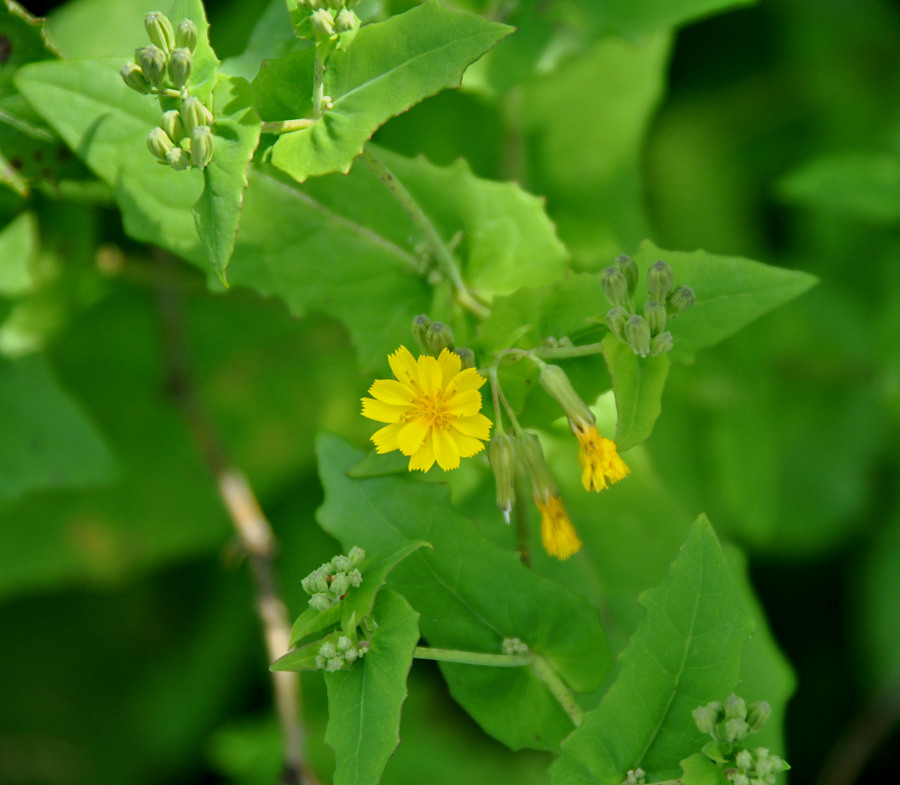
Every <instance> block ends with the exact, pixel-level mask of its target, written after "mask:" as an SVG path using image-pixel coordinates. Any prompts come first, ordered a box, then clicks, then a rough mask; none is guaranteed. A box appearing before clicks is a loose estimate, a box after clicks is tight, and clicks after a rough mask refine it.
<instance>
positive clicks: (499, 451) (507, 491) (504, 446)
mask: <svg viewBox="0 0 900 785" xmlns="http://www.w3.org/2000/svg"><path fill="white" fill-rule="evenodd" d="M488 460H489V461H490V462H491V470H492V471H493V472H494V481H495V483H496V485H497V506H498V507H499V508H500V511H501V512H502V513H503V517H504V518H506V522H507V523H509V512H510V510H512V508H513V505H514V504H515V502H516V489H515V481H516V443H515V440H514V439H513V438H512V437H511V436H509V435H508V434H506V433H498V434H495V435H494V438H493V439H491V442H490V444H489V445H488Z"/></svg>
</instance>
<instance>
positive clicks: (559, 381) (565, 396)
mask: <svg viewBox="0 0 900 785" xmlns="http://www.w3.org/2000/svg"><path fill="white" fill-rule="evenodd" d="M538 378H539V380H540V383H541V387H543V388H544V391H545V392H546V393H547V394H548V395H549V396H550V397H551V398H552V399H553V400H554V401H556V402H557V403H558V404H559V405H560V407H562V410H563V412H565V415H566V417H568V418H569V421H570V422H572V423H577V424H581V425H583V424H593V423H594V422H595V420H594V414H593V412H592V411H591V410H590V409H589V408H588V406H587V404H586V403H585V402H584V401H582V400H581V397H580V396H579V395H578V393H577V392H575V388H574V387H572V382H570V381H569V377H568V376H566V372H565V371H564V370H563V369H562V368H560V367H559V366H558V365H544V366H542V367H541V374H540V376H539V377H538Z"/></svg>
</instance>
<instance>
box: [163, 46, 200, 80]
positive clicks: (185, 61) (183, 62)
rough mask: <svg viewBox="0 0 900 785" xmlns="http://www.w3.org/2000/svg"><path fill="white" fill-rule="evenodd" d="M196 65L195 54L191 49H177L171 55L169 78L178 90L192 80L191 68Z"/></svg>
mask: <svg viewBox="0 0 900 785" xmlns="http://www.w3.org/2000/svg"><path fill="white" fill-rule="evenodd" d="M193 66H194V56H193V55H192V54H191V50H190V49H184V48H182V49H175V50H174V51H173V52H172V54H171V55H170V56H169V78H170V79H171V80H172V84H173V85H175V88H176V89H177V90H180V89H181V88H182V87H184V86H185V85H186V84H187V83H188V82H189V81H190V80H191V68H193Z"/></svg>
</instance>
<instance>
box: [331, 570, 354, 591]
mask: <svg viewBox="0 0 900 785" xmlns="http://www.w3.org/2000/svg"><path fill="white" fill-rule="evenodd" d="M349 588H350V579H349V578H348V577H347V573H346V572H339V573H337V574H336V575H335V576H334V577H333V578H332V579H331V592H332V594H334V595H335V596H337V597H343V596H344V595H345V594H346V593H347V589H349Z"/></svg>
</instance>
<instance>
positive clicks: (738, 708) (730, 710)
mask: <svg viewBox="0 0 900 785" xmlns="http://www.w3.org/2000/svg"><path fill="white" fill-rule="evenodd" d="M724 709H725V719H726V720H746V719H747V702H746V701H745V700H744V699H743V698H742V697H740V696H739V695H735V694H734V693H731V695H729V696H728V697H727V698H726V699H725V705H724Z"/></svg>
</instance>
